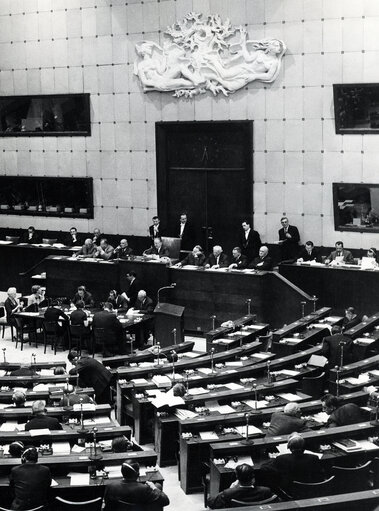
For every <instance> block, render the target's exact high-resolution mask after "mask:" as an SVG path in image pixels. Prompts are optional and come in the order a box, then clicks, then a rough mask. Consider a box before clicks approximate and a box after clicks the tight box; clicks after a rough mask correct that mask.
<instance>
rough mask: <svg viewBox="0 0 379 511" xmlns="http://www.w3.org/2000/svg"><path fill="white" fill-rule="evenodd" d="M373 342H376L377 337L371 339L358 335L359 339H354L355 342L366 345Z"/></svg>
mask: <svg viewBox="0 0 379 511" xmlns="http://www.w3.org/2000/svg"><path fill="white" fill-rule="evenodd" d="M373 342H375V339H370V338H367V337H358V339H355V340H354V344H363V345H366V346H368V345H369V344H372V343H373Z"/></svg>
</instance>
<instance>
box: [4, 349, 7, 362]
mask: <svg viewBox="0 0 379 511" xmlns="http://www.w3.org/2000/svg"><path fill="white" fill-rule="evenodd" d="M6 351H7V348H3V357H4V364H7V359H6V357H5V352H6Z"/></svg>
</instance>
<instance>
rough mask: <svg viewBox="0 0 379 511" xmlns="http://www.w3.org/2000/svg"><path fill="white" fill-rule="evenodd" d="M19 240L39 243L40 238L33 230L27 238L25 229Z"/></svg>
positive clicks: (27, 234)
mask: <svg viewBox="0 0 379 511" xmlns="http://www.w3.org/2000/svg"><path fill="white" fill-rule="evenodd" d="M21 242H22V243H30V244H32V243H41V238H40V236H39V234H38V233H37V231H34V234H33V236H32V237H31V238H30V239H29V233H28V231H26V232H25V233H24V234H23V235H22V236H21Z"/></svg>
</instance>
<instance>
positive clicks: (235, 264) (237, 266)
mask: <svg viewBox="0 0 379 511" xmlns="http://www.w3.org/2000/svg"><path fill="white" fill-rule="evenodd" d="M245 268H247V257H246V256H245V255H242V250H241V248H240V247H234V248H233V250H232V263H231V264H230V265H229V270H244V269H245Z"/></svg>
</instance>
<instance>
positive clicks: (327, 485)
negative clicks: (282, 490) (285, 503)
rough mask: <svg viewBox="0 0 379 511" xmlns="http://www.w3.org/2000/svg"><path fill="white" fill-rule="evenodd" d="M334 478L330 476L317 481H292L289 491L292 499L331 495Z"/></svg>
mask: <svg viewBox="0 0 379 511" xmlns="http://www.w3.org/2000/svg"><path fill="white" fill-rule="evenodd" d="M334 480H335V476H331V477H329V479H326V480H325V481H321V482H319V483H301V482H300V481H293V483H292V484H291V491H290V493H291V495H292V497H293V498H294V499H310V498H314V497H324V496H325V495H333V493H334Z"/></svg>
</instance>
